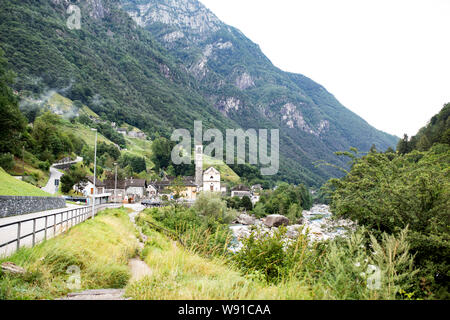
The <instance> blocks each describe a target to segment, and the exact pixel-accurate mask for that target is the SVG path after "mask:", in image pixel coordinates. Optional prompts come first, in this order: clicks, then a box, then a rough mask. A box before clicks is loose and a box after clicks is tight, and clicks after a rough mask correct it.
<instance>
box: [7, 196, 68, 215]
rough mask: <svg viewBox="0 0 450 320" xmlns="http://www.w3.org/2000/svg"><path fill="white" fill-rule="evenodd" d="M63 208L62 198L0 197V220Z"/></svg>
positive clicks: (63, 201)
mask: <svg viewBox="0 0 450 320" xmlns="http://www.w3.org/2000/svg"><path fill="white" fill-rule="evenodd" d="M65 207H66V200H65V199H64V198H57V197H21V196H0V218H5V217H11V216H17V215H21V214H27V213H33V212H39V211H45V210H53V209H61V208H65Z"/></svg>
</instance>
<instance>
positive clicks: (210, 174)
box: [73, 151, 262, 204]
mask: <svg viewBox="0 0 450 320" xmlns="http://www.w3.org/2000/svg"><path fill="white" fill-rule="evenodd" d="M175 185H177V186H178V190H176V191H175V190H174V186H175ZM73 188H74V190H75V191H77V192H79V193H81V194H83V196H85V197H86V198H92V197H93V196H94V195H95V199H96V203H98V204H102V203H107V202H125V203H129V202H138V201H142V200H152V201H154V202H155V203H158V202H161V201H164V200H178V201H183V202H195V200H196V199H197V196H198V195H199V194H200V193H201V192H216V193H221V194H222V195H223V196H227V195H228V188H227V186H226V185H224V184H223V183H222V181H221V174H220V172H219V170H217V169H216V168H214V167H210V168H208V169H206V170H203V153H202V151H200V152H197V153H196V157H195V176H194V177H192V176H185V177H180V178H177V177H173V176H168V175H164V176H163V177H162V179H160V180H145V179H134V178H132V177H131V178H125V179H122V180H117V181H116V179H107V180H104V181H99V180H96V182H95V186H94V177H93V176H90V177H88V181H87V183H85V184H83V185H81V186H80V185H75V186H74V187H73ZM261 190H262V186H261V185H260V184H257V185H253V186H251V188H248V187H247V186H245V185H242V184H240V185H237V186H235V187H233V188H231V189H230V195H231V197H239V198H241V199H242V198H243V197H246V196H247V197H249V198H250V200H251V201H252V203H253V204H255V203H256V202H258V201H259V197H260V192H261Z"/></svg>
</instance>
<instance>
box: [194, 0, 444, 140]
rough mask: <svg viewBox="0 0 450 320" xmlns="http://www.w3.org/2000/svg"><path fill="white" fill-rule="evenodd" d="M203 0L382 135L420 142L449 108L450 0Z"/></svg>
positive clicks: (275, 60)
mask: <svg viewBox="0 0 450 320" xmlns="http://www.w3.org/2000/svg"><path fill="white" fill-rule="evenodd" d="M200 1H201V2H202V3H203V4H204V5H206V6H207V7H208V8H209V9H211V10H212V11H213V12H214V13H215V14H216V15H217V16H218V17H219V18H220V19H221V20H222V21H224V22H225V23H227V24H229V25H232V26H234V27H236V28H238V29H240V30H241V31H242V32H243V33H244V34H245V35H246V36H247V37H248V38H250V39H251V40H252V41H253V42H255V43H257V44H259V45H260V47H261V49H262V51H263V52H264V53H265V54H266V55H267V57H268V58H269V59H270V60H271V61H272V62H273V64H274V65H276V66H277V67H279V68H281V69H282V70H285V71H290V72H295V73H301V74H303V75H305V76H307V77H309V78H311V79H313V80H314V81H316V82H318V83H319V84H321V85H323V86H324V87H325V88H326V89H327V90H328V91H329V92H330V93H332V94H333V95H334V96H335V97H336V98H337V99H338V100H339V101H340V102H341V103H342V104H343V105H344V106H345V107H347V108H349V109H350V110H352V111H354V112H355V113H357V114H358V115H360V116H361V117H363V118H364V119H365V120H366V121H367V122H369V123H370V124H371V125H373V126H375V127H376V128H378V129H380V130H383V131H385V132H389V133H391V134H395V135H397V136H403V133H408V134H409V135H414V134H416V133H417V131H418V130H419V129H420V128H421V127H423V126H424V125H425V124H426V123H427V121H429V120H430V118H431V117H432V116H433V115H434V114H436V113H438V112H439V110H441V108H442V106H443V105H444V103H447V102H450V0H370V1H366V0H339V1H337V0H200Z"/></svg>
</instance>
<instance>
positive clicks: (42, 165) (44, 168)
mask: <svg viewBox="0 0 450 320" xmlns="http://www.w3.org/2000/svg"><path fill="white" fill-rule="evenodd" d="M38 167H39V169H41V170H42V171H48V170H49V169H50V163H49V162H48V160H47V161H39V164H38Z"/></svg>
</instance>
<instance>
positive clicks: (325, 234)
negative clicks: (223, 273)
mask: <svg viewBox="0 0 450 320" xmlns="http://www.w3.org/2000/svg"><path fill="white" fill-rule="evenodd" d="M332 215H333V214H332V213H331V211H330V207H329V206H327V205H324V204H318V205H315V206H313V207H312V208H311V210H304V211H303V218H302V219H301V222H300V224H294V225H289V219H287V218H286V217H284V216H281V215H271V216H267V217H265V218H262V219H257V218H255V217H254V216H250V215H248V214H241V215H240V216H239V217H238V218H237V219H236V221H235V224H233V225H231V226H230V228H231V230H232V231H233V234H234V236H235V242H234V245H233V246H232V248H231V250H232V251H234V252H236V251H239V250H240V249H241V248H242V240H243V239H245V238H247V237H249V236H250V234H251V233H252V232H260V234H262V235H264V234H273V233H274V232H275V231H276V230H277V229H278V228H279V227H280V226H281V225H284V226H286V229H287V232H286V238H287V239H286V240H289V239H295V238H297V237H298V236H299V232H302V233H303V234H305V233H306V231H307V230H309V233H308V237H309V239H310V241H312V242H314V241H323V240H328V239H333V238H335V237H337V236H345V233H346V232H347V231H348V230H349V229H354V228H355V223H353V222H352V221H350V220H344V219H340V220H335V219H333V218H332Z"/></svg>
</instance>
